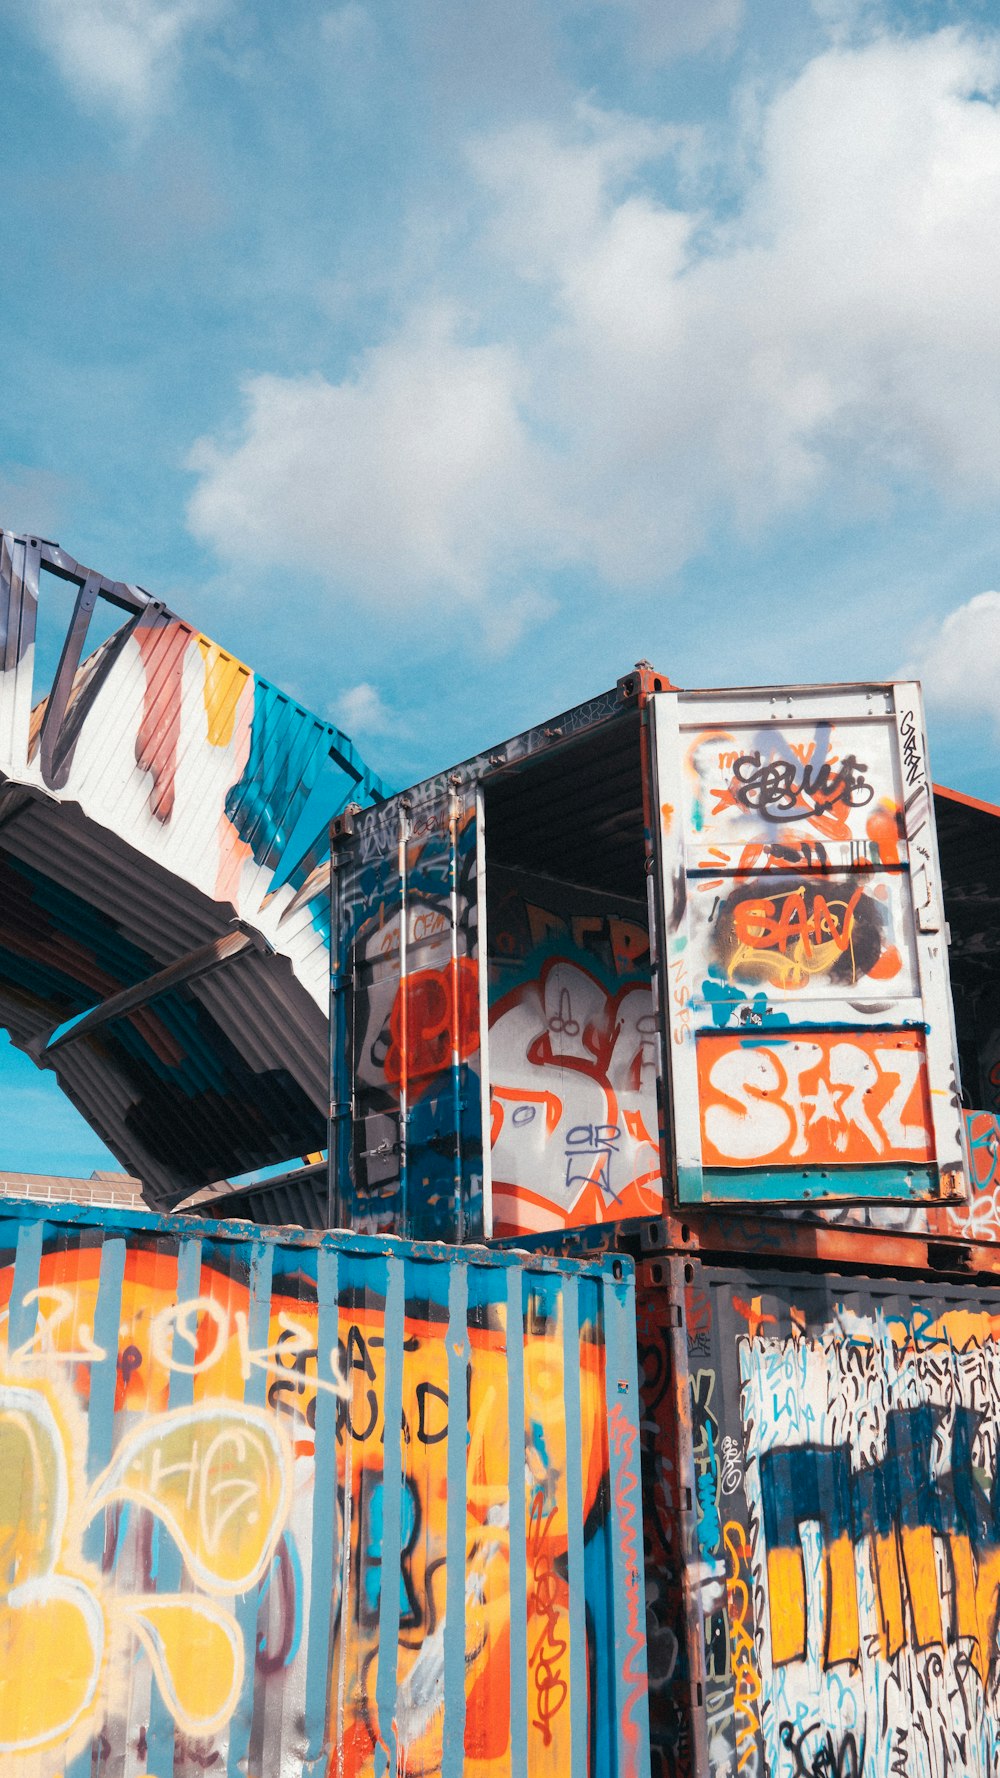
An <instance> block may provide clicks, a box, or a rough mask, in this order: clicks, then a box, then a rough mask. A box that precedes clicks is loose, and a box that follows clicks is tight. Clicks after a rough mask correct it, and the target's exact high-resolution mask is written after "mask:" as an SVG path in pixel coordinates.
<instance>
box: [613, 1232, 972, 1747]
mask: <svg viewBox="0 0 1000 1778" xmlns="http://www.w3.org/2000/svg"><path fill="white" fill-rule="evenodd" d="M639 1302H640V1310H639V1313H640V1322H641V1321H642V1318H643V1316H644V1315H646V1316H647V1317H648V1316H650V1315H651V1316H652V1318H653V1321H654V1323H656V1324H658V1325H661V1326H662V1327H663V1328H664V1329H672V1332H671V1333H670V1334H669V1336H667V1335H666V1334H665V1336H664V1337H665V1338H666V1337H669V1339H670V1342H671V1347H670V1351H671V1357H672V1379H673V1389H674V1393H675V1414H676V1424H677V1428H678V1440H677V1453H676V1460H677V1461H679V1464H680V1470H679V1487H678V1488H677V1489H676V1491H675V1492H676V1495H677V1507H678V1510H677V1523H678V1525H679V1527H680V1536H681V1539H682V1543H683V1552H684V1560H683V1564H682V1568H683V1577H684V1591H685V1598H684V1601H683V1608H682V1607H681V1606H679V1605H678V1601H677V1597H676V1594H675V1596H674V1600H673V1606H674V1611H675V1616H676V1613H677V1612H678V1611H680V1612H681V1616H682V1617H683V1618H684V1619H685V1621H686V1623H687V1626H688V1660H689V1672H688V1674H687V1683H688V1685H689V1696H690V1703H691V1722H692V1725H693V1731H694V1733H693V1739H692V1744H691V1748H690V1752H689V1754H688V1755H686V1756H685V1757H686V1758H687V1762H688V1763H687V1768H686V1769H693V1770H694V1771H696V1772H698V1773H699V1774H705V1775H706V1778H716V1775H718V1778H721V1775H722V1774H726V1778H731V1775H732V1774H734V1773H738V1772H743V1773H748V1774H751V1775H753V1774H760V1775H761V1778H763V1774H765V1773H767V1774H769V1778H801V1775H802V1774H809V1775H810V1778H812V1775H818V1774H821V1773H822V1774H843V1775H845V1778H848V1775H849V1778H893V1775H894V1774H898V1773H906V1774H907V1778H944V1775H945V1774H950V1773H955V1774H962V1775H963V1778H981V1775H982V1778H985V1775H986V1774H992V1773H994V1772H995V1771H996V1770H997V1762H998V1758H1000V1713H998V1702H997V1660H998V1643H997V1633H998V1597H1000V1594H998V1585H1000V1580H998V1557H997V1545H998V1541H1000V1524H998V1518H997V1512H998V1506H997V1503H998V1499H1000V1488H998V1484H997V1479H996V1478H997V1450H998V1428H1000V1386H998V1377H1000V1347H998V1343H997V1329H998V1327H1000V1319H998V1316H1000V1291H998V1288H997V1287H996V1286H995V1285H993V1284H992V1283H987V1282H986V1281H980V1282H978V1283H977V1284H972V1283H949V1282H945V1281H943V1280H940V1279H936V1280H934V1281H933V1282H921V1281H919V1280H916V1281H914V1280H910V1281H894V1280H888V1279H865V1278H859V1277H856V1276H855V1277H842V1276H837V1275H836V1274H828V1275H826V1276H823V1275H817V1274H816V1273H806V1274H802V1275H799V1274H797V1273H793V1272H790V1271H787V1270H786V1271H782V1272H768V1271H767V1270H766V1268H764V1267H762V1268H761V1269H758V1270H753V1269H751V1270H745V1269H723V1268H721V1267H718V1266H715V1267H713V1266H706V1265H702V1264H700V1263H698V1262H696V1261H694V1260H675V1261H672V1262H668V1261H654V1262H649V1263H648V1264H647V1265H646V1266H645V1267H644V1268H642V1269H641V1273H640V1286H639ZM658 1414H659V1410H658ZM661 1421H662V1415H660V1417H659V1419H658V1422H657V1423H658V1424H660V1423H661ZM648 1443H649V1441H648V1440H647V1444H648ZM674 1460H675V1459H674V1456H673V1455H672V1454H671V1453H670V1451H669V1450H668V1451H666V1452H665V1454H664V1461H665V1462H666V1464H667V1471H666V1474H667V1483H668V1485H669V1482H670V1477H671V1475H672V1474H673V1473H674V1472H673V1471H672V1470H670V1468H669V1465H670V1463H671V1462H672V1461H674ZM651 1646H652V1645H651ZM651 1685H652V1699H653V1700H654V1702H653V1711H654V1731H653V1733H654V1741H655V1738H656V1728H655V1720H656V1704H655V1699H656V1695H657V1694H656V1679H655V1677H652V1676H651ZM654 1766H655V1761H654ZM664 1769H665V1770H673V1769H675V1768H673V1767H670V1766H669V1765H667V1766H665V1767H664Z"/></svg>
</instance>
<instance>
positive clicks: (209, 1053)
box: [0, 532, 382, 1204]
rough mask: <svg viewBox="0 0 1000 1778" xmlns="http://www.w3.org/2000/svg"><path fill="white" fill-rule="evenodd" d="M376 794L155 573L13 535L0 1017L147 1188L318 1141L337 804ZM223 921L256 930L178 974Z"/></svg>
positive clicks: (375, 785) (348, 753)
mask: <svg viewBox="0 0 1000 1778" xmlns="http://www.w3.org/2000/svg"><path fill="white" fill-rule="evenodd" d="M88 649H89V652H88ZM46 651H47V652H46ZM49 669H51V672H50V671H49ZM381 792H382V786H381V785H380V783H379V781H378V779H377V778H375V777H374V776H373V774H372V773H370V772H369V771H368V769H367V767H366V766H365V765H364V763H363V761H361V760H360V758H359V757H358V756H357V754H356V753H355V751H354V749H353V747H352V745H351V743H350V741H349V740H348V739H347V737H346V736H344V735H342V734H340V732H339V730H337V729H335V728H334V727H332V725H331V724H329V723H327V722H324V721H322V720H321V719H320V718H319V717H316V716H314V715H313V714H312V713H311V712H310V711H308V710H306V709H304V708H303V707H302V706H301V705H300V704H298V703H297V702H296V701H295V700H294V699H292V698H289V697H288V696H287V695H286V694H285V693H283V692H282V691H280V690H279V689H278V688H277V687H276V686H274V685H272V684H270V683H269V682H268V681H267V680H265V679H264V678H262V677H261V675H260V674H257V673H254V672H253V671H252V670H251V669H250V668H249V667H247V666H245V665H244V664H243V663H242V662H240V661H238V660H236V659H235V658H234V657H233V656H232V655H231V654H229V653H228V652H227V651H226V650H224V649H222V648H220V647H219V646H218V645H217V644H216V643H214V642H213V641H211V640H210V639H209V638H208V637H206V636H204V635H201V634H200V633H199V632H198V631H197V630H196V629H195V628H194V627H193V626H192V625H190V624H188V623H185V622H184V621H183V620H182V619H180V618H179V617H177V616H175V615H174V614H173V613H172V612H170V611H168V610H167V609H166V607H165V606H164V605H163V604H162V603H161V602H159V601H158V600H156V599H154V598H152V597H151V596H150V595H149V594H148V593H146V592H145V591H143V589H141V588H138V587H134V586H126V585H124V584H123V583H120V582H115V581H111V580H108V579H107V578H106V577H103V576H101V575H99V574H97V573H95V572H93V571H91V570H89V569H86V568H83V567H82V566H80V565H79V564H78V563H76V562H74V561H72V560H71V559H70V558H69V557H68V556H66V555H65V553H64V552H63V551H61V550H59V549H58V547H57V546H55V545H51V544H47V543H44V542H43V541H41V540H40V539H37V538H27V537H25V538H17V537H13V536H11V534H10V533H6V532H4V533H0V1018H2V1020H3V1022H4V1023H5V1024H6V1025H7V1027H8V1029H9V1030H10V1031H11V1033H12V1035H13V1037H14V1040H15V1041H16V1042H17V1043H19V1044H21V1045H22V1046H23V1047H25V1048H27V1049H28V1050H29V1051H30V1053H32V1054H33V1055H34V1056H35V1058H36V1059H37V1060H39V1061H40V1062H41V1063H42V1064H43V1065H45V1066H52V1067H54V1069H55V1071H56V1074H57V1076H58V1078H59V1080H60V1083H61V1084H62V1085H63V1086H64V1087H65V1089H66V1091H67V1092H68V1093H69V1095H70V1096H71V1097H72V1098H73V1099H74V1101H75V1102H76V1103H77V1104H78V1106H79V1107H80V1109H81V1110H83V1112H84V1114H85V1115H86V1116H87V1117H88V1118H89V1119H90V1121H91V1122H92V1123H93V1124H94V1126H95V1128H97V1129H98V1131H99V1133H100V1134H101V1135H102V1137H103V1138H104V1140H105V1141H106V1142H107V1143H108V1145H109V1147H110V1148H111V1149H112V1150H113V1151H114V1153H115V1154H116V1155H117V1156H118V1157H119V1158H120V1159H121V1161H122V1162H123V1164H124V1165H125V1166H126V1167H128V1169H129V1170H130V1171H132V1172H134V1173H136V1174H138V1175H139V1176H140V1177H141V1178H142V1179H143V1182H144V1185H145V1187H146V1189H147V1192H148V1195H149V1196H150V1198H151V1199H152V1200H154V1201H156V1202H159V1203H164V1204H170V1203H173V1202H176V1200H177V1199H178V1198H180V1197H182V1196H185V1195H187V1193H189V1192H190V1191H192V1190H194V1189H196V1188H197V1187H199V1186H202V1185H205V1184H207V1183H209V1182H210V1181H212V1180H214V1179H218V1178H220V1177H224V1176H225V1175H227V1174H228V1173H231V1172H241V1171H244V1170H246V1168H248V1167H250V1166H254V1165H267V1164H269V1163H270V1162H272V1161H278V1160H287V1159H290V1158H292V1157H293V1156H294V1155H295V1154H296V1153H298V1154H303V1153H306V1152H308V1151H309V1150H311V1149H314V1148H315V1147H316V1146H317V1145H318V1144H321V1143H322V1142H323V1141H324V1139H325V1136H324V1132H325V1123H326V1114H327V1108H328V1106H327V1100H328V1088H327V1079H328V1075H327V1056H326V1049H327V1006H328V991H329V883H330V874H329V856H328V850H327V848H326V840H325V835H326V823H327V822H328V820H329V818H330V816H331V815H332V814H334V813H335V812H336V811H338V810H339V809H341V808H342V807H343V806H344V805H345V803H346V802H348V801H349V800H352V799H353V800H358V801H368V800H371V798H372V797H374V796H376V795H379V794H381ZM317 836H319V838H318V841H317ZM234 921H238V922H242V923H243V928H244V930H245V931H246V932H247V933H249V934H250V935H252V937H253V940H254V944H253V949H252V954H246V955H243V956H242V958H241V961H240V962H239V963H238V964H234V965H233V967H234V968H235V971H236V976H235V979H234V978H233V977H231V976H230V975H229V974H224V975H221V976H220V974H219V973H218V972H217V971H215V972H214V973H211V974H209V973H206V972H204V971H200V970H199V969H198V968H196V969H195V971H194V973H193V974H191V975H189V976H187V977H185V979H184V980H183V981H180V982H175V983H174V985H173V989H172V993H171V995H165V994H164V992H163V990H162V986H161V985H160V983H159V980H158V978H159V976H160V975H161V972H162V971H163V970H164V969H165V968H167V967H175V966H177V965H178V964H182V965H183V964H184V963H185V960H190V959H191V958H192V957H193V958H194V959H195V963H196V964H197V960H198V957H199V954H200V947H203V946H204V945H206V944H211V943H213V942H215V941H218V940H223V941H226V940H227V939H228V937H229V935H230V934H231V932H232V928H233V923H234ZM195 977H197V979H195ZM223 982H224V986H220V984H221V983H223ZM143 984H147V985H149V986H148V992H147V994H146V998H145V1001H144V1002H143V993H142V989H143ZM123 992H127V993H129V994H130V995H131V996H132V999H133V1002H134V1004H133V1005H132V1006H131V1008H130V1010H129V1012H128V1013H127V1015H126V1016H123V1017H119V1018H105V1019H103V1020H102V1022H101V1028H100V1030H99V1031H97V1030H96V1029H94V1028H93V1020H92V1019H91V1020H90V1021H89V1022H88V1023H87V1025H86V1029H84V1025H83V1015H85V1014H92V1013H93V1012H94V1009H95V1008H97V1007H99V1006H102V1005H110V1006H112V1007H113V1006H114V1003H115V1002H116V997H118V996H120V995H121V994H122V993H123ZM73 1021H81V1030H80V1032H75V1031H73V1030H72V1029H71V1026H72V1023H73ZM279 1039H280V1041H279ZM276 1052H277V1053H276ZM237 1138H239V1140H237Z"/></svg>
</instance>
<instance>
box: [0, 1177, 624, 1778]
mask: <svg viewBox="0 0 1000 1778" xmlns="http://www.w3.org/2000/svg"><path fill="white" fill-rule="evenodd" d="M36 1210H37V1207H36V1206H30V1205H26V1204H21V1205H17V1204H14V1203H11V1202H6V1203H4V1204H2V1205H0V1303H2V1304H3V1317H2V1322H0V1339H2V1348H3V1349H2V1355H0V1356H2V1373H3V1374H2V1384H0V1551H2V1554H3V1563H2V1569H0V1584H2V1597H0V1649H2V1660H0V1755H2V1757H3V1762H4V1769H5V1770H11V1771H15V1770H16V1771H17V1772H19V1773H23V1774H25V1778H27V1775H28V1774H31V1778H56V1775H57V1774H59V1775H62V1774H65V1775H66V1778H93V1775H94V1774H98V1773H99V1774H100V1778H140V1775H141V1774H143V1775H144V1774H155V1775H156V1778H168V1775H171V1778H182V1775H183V1778H194V1775H195V1774H200V1773H203V1772H205V1771H212V1772H219V1773H227V1774H229V1775H230V1778H291V1775H292V1774H295V1775H296V1778H298V1775H299V1774H305V1773H308V1774H310V1775H313V1778H321V1775H323V1774H329V1775H330V1778H333V1775H334V1774H336V1775H337V1778H362V1775H367V1774H372V1775H374V1774H383V1773H392V1774H397V1775H398V1778H402V1775H403V1774H411V1775H416V1774H418V1773H419V1774H427V1775H430V1774H441V1775H442V1778H448V1775H457V1774H459V1773H463V1774H469V1775H475V1778H508V1775H509V1778H523V1775H525V1774H530V1775H531V1778H536V1775H537V1778H546V1775H551V1778H587V1775H590V1774H593V1778H616V1775H618V1774H621V1775H622V1778H633V1775H634V1778H643V1775H644V1774H646V1773H647V1772H648V1743H647V1719H646V1675H645V1644H644V1608H643V1587H642V1572H641V1561H642V1532H641V1522H640V1512H639V1452H638V1441H639V1425H638V1413H637V1387H636V1368H635V1340H634V1320H633V1304H634V1299H633V1286H632V1278H631V1271H630V1268H629V1266H628V1263H627V1262H623V1261H622V1260H620V1259H617V1260H609V1261H607V1262H605V1263H603V1264H599V1265H598V1264H591V1265H587V1266H577V1265H573V1264H571V1263H562V1264H559V1263H556V1262H546V1261H544V1260H538V1261H535V1260H531V1261H527V1260H525V1259H524V1258H523V1257H519V1256H514V1255H495V1254H488V1253H487V1252H486V1251H485V1250H483V1249H467V1250H464V1251H461V1252H459V1251H455V1250H447V1249H443V1248H435V1247H430V1246H422V1247H417V1246H412V1245H403V1244H400V1243H395V1242H392V1241H386V1240H383V1241H377V1240H373V1239H365V1238H363V1237H347V1236H341V1237H332V1236H326V1237H324V1238H322V1239H313V1240H310V1239H309V1238H307V1237H300V1238H299V1239H298V1240H296V1239H294V1238H289V1237H288V1236H287V1233H286V1234H285V1235H284V1236H279V1235H278V1234H277V1233H276V1232H275V1231H271V1232H270V1233H269V1234H267V1233H265V1232H263V1231H261V1230H259V1229H254V1228H251V1227H248V1226H247V1225H240V1224H209V1225H191V1224H186V1223H185V1222H184V1220H183V1219H180V1218H174V1219H164V1218H157V1217H151V1216H146V1217H141V1216H134V1215H126V1214H124V1213H119V1212H112V1211H107V1212H103V1213H101V1212H96V1211H92V1212H73V1211H69V1210H53V1211H52V1212H51V1214H50V1215H49V1216H48V1217H47V1218H46V1220H45V1221H42V1220H41V1219H40V1218H39V1217H38V1216H37V1214H36Z"/></svg>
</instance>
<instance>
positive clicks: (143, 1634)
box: [0, 1375, 291, 1757]
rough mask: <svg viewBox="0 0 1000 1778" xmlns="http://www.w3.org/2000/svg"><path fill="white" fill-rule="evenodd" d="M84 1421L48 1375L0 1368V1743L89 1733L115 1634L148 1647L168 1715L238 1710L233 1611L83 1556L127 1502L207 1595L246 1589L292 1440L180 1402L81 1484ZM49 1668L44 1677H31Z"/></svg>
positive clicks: (203, 1720) (262, 1554)
mask: <svg viewBox="0 0 1000 1778" xmlns="http://www.w3.org/2000/svg"><path fill="white" fill-rule="evenodd" d="M85 1446H86V1428H85V1425H84V1424H83V1422H82V1420H81V1418H80V1416H79V1411H78V1409H77V1408H76V1406H75V1404H74V1403H73V1402H72V1399H71V1398H67V1399H65V1400H64V1399H63V1398H62V1395H61V1392H60V1391H59V1390H58V1389H57V1388H55V1387H54V1386H53V1385H52V1384H51V1383H48V1382H39V1381H36V1380H34V1379H28V1378H22V1377H18V1376H15V1375H9V1376H7V1377H5V1378H3V1379H0V1753H3V1754H7V1755H12V1756H13V1755H17V1756H28V1755H31V1754H33V1753H37V1752H40V1751H42V1750H44V1749H46V1748H54V1747H58V1748H59V1750H60V1754H61V1755H62V1756H63V1757H65V1754H66V1750H67V1748H69V1751H70V1752H72V1751H73V1750H74V1749H75V1748H76V1747H77V1746H79V1745H82V1743H83V1740H84V1739H85V1738H86V1735H87V1733H88V1732H89V1727H90V1726H91V1725H90V1721H89V1719H90V1715H91V1713H92V1710H93V1708H94V1706H95V1703H96V1699H97V1695H98V1689H99V1680H100V1676H101V1671H102V1667H103V1665H104V1663H105V1662H106V1661H107V1659H108V1658H109V1651H110V1648H111V1645H112V1640H113V1636H114V1635H115V1634H116V1633H119V1634H120V1633H121V1632H122V1631H129V1632H131V1634H132V1635H133V1636H134V1638H135V1641H136V1642H137V1643H138V1645H139V1646H140V1647H142V1648H143V1649H144V1651H145V1653H146V1655H147V1656H148V1658H149V1662H150V1665H151V1667H152V1670H153V1674H154V1676H155V1679H156V1683H157V1686H158V1687H159V1690H160V1693H161V1695H162V1697H163V1700H164V1702H165V1704H166V1706H167V1708H168V1710H169V1711H170V1713H171V1715H172V1716H173V1718H174V1720H175V1722H176V1723H177V1724H178V1725H179V1726H180V1727H181V1728H182V1729H184V1730H186V1731H187V1732H188V1733H190V1734H194V1735H206V1734H211V1733H212V1732H213V1730H215V1729H217V1728H219V1727H221V1726H222V1724H223V1723H224V1722H225V1721H226V1720H227V1719H228V1718H229V1716H230V1715H231V1714H232V1711H233V1708H234V1706H235V1703H236V1699H237V1697H238V1695H239V1691H240V1687H241V1685H242V1682H243V1672H244V1660H245V1656H244V1649H243V1640H242V1636H241V1634H240V1631H239V1627H238V1625H237V1623H236V1620H235V1618H234V1617H233V1615H232V1613H231V1611H229V1610H228V1609H227V1608H226V1607H225V1606H223V1605H221V1604H220V1603H219V1602H218V1600H217V1599H212V1598H202V1597H199V1596H198V1595H197V1594H195V1593H185V1594H177V1595H171V1594H167V1595H164V1594H160V1595H152V1596H147V1595H144V1594H129V1593H127V1592H116V1591H106V1589H105V1586H104V1583H103V1580H102V1577H101V1575H100V1574H99V1573H98V1572H97V1571H96V1570H95V1569H94V1568H92V1567H91V1566H89V1565H88V1564H87V1563H86V1562H85V1561H84V1559H83V1554H82V1536H83V1532H84V1531H85V1529H86V1527H87V1525H88V1524H89V1523H90V1522H91V1521H92V1520H93V1519H94V1518H95V1516H96V1515H97V1514H98V1513H99V1512H100V1511H101V1510H102V1509H103V1508H104V1507H105V1506H107V1505H108V1504H109V1503H111V1502H112V1501H116V1500H124V1501H127V1502H129V1503H131V1504H133V1505H137V1506H141V1507H143V1508H144V1509H145V1510H146V1511H147V1512H150V1513H152V1514H153V1515H154V1516H155V1517H156V1518H157V1519H158V1520H159V1521H160V1523H161V1524H162V1525H163V1526H164V1527H165V1529H166V1530H167V1531H168V1532H169V1534H170V1535H171V1537H172V1538H173V1541H174V1543H175V1544H176V1546H177V1549H178V1550H179V1552H180V1555H181V1557H182V1560H183V1562H184V1565H185V1567H186V1568H187V1571H188V1573H189V1575H190V1577H191V1579H192V1581H193V1582H194V1583H195V1584H196V1585H198V1586H200V1587H202V1588H203V1589H204V1590H205V1591H206V1592H209V1593H213V1594H223V1595H226V1594H229V1595H231V1594H235V1593H243V1592H246V1591H247V1589H248V1588H249V1587H251V1586H252V1585H253V1584H254V1583H255V1582H256V1581H258V1580H259V1579H260V1578H261V1576H262V1575H263V1574H264V1572H265V1570H266V1568H267V1566H268V1564H269V1563H270V1561H271V1559H272V1557H273V1555H274V1551H275V1547H276V1545H277V1542H278V1539H279V1537H280V1536H281V1532H282V1529H283V1527H284V1524H285V1520H286V1517H287V1513H288V1509H289V1504H290V1500H291V1451H290V1448H289V1446H288V1441H287V1439H286V1438H285V1436H284V1434H283V1433H282V1431H281V1429H280V1427H279V1426H278V1425H277V1424H276V1423H275V1421H274V1419H273V1417H268V1416H267V1415H266V1414H264V1413H263V1412H261V1411H259V1410H257V1409H254V1408H250V1407H246V1406H244V1405H242V1404H239V1403H226V1402H214V1403H211V1404H204V1405H202V1406H198V1407H194V1408H180V1409H176V1410H174V1411H173V1412H168V1413H167V1414H165V1415H163V1416H162V1417H161V1418H159V1419H154V1420H151V1421H149V1422H144V1423H142V1424H141V1425H139V1426H138V1427H137V1428H135V1429H134V1430H132V1431H130V1432H128V1433H127V1434H126V1435H125V1437H124V1438H123V1440H122V1442H121V1445H120V1447H119V1450H118V1452H117V1453H116V1455H115V1457H114V1458H113V1460H112V1462H111V1463H110V1464H109V1466H108V1467H107V1469H106V1470H105V1471H104V1473H103V1474H102V1475H101V1476H99V1477H98V1479H97V1481H96V1482H95V1484H94V1486H93V1488H92V1489H91V1491H90V1493H89V1495H88V1494H85V1492H84V1489H83V1485H82V1480H81V1476H80V1474H79V1467H78V1466H79V1453H80V1452H81V1451H82V1450H84V1449H85ZM42 1673H44V1675H45V1682H44V1684H40V1683H39V1675H40V1674H42Z"/></svg>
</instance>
